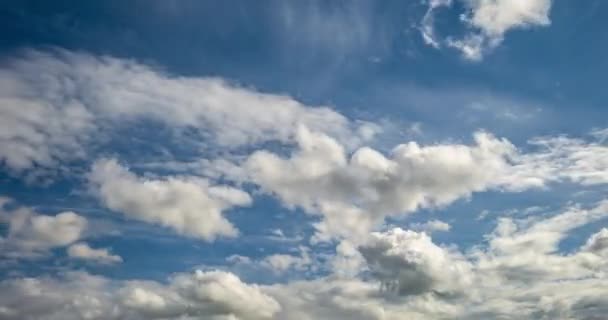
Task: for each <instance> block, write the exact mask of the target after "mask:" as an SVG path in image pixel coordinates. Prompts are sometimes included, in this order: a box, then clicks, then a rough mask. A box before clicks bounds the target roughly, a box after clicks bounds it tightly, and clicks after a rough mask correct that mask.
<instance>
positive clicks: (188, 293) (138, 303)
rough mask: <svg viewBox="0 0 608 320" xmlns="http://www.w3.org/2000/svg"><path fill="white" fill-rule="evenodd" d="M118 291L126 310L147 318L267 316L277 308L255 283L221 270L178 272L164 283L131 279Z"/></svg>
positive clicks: (272, 313)
mask: <svg viewBox="0 0 608 320" xmlns="http://www.w3.org/2000/svg"><path fill="white" fill-rule="evenodd" d="M121 292H122V293H121V295H122V297H123V298H124V301H125V304H126V306H127V307H128V309H129V310H132V311H135V312H136V313H137V314H139V315H141V316H144V317H146V318H147V319H159V318H179V317H184V316H186V317H205V316H219V315H233V316H235V317H237V319H270V318H271V317H272V316H273V315H274V314H276V313H277V312H278V311H279V310H280V308H281V307H280V305H279V304H278V303H277V302H276V301H275V300H274V299H273V298H271V297H269V296H268V295H266V294H264V293H263V292H262V291H261V290H260V288H259V287H258V286H256V285H247V284H245V283H243V282H241V280H240V279H239V278H238V277H237V276H235V275H233V274H231V273H227V272H222V271H208V272H203V271H200V270H199V271H196V272H195V273H194V274H180V275H177V276H176V277H174V278H173V279H172V280H171V282H170V283H169V285H168V286H162V285H159V284H158V283H151V282H131V283H129V284H128V285H127V286H125V287H124V288H122V289H121Z"/></svg>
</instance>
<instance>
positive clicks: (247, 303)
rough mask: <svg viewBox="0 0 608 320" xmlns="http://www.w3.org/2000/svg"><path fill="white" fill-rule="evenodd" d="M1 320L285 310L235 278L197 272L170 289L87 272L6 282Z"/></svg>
mask: <svg viewBox="0 0 608 320" xmlns="http://www.w3.org/2000/svg"><path fill="white" fill-rule="evenodd" d="M0 289H1V290H0V301H1V302H0V318H2V319H7V320H13V319H15V320H16V319H43V318H44V319H49V320H60V319H61V320H71V319H74V320H76V319H87V320H111V319H130V320H140V319H141V320H143V319H200V318H204V319H218V320H219V319H252V320H260V319H270V318H272V316H273V315H274V314H276V313H277V312H278V311H279V310H280V305H279V304H278V303H277V302H276V301H275V300H274V299H273V298H271V297H270V296H268V295H266V294H264V293H263V292H262V291H261V289H260V288H259V287H258V286H256V285H248V284H245V283H243V282H241V281H240V279H239V278H238V277H236V276H235V275H233V274H230V273H226V272H221V271H208V272H203V271H196V272H194V273H192V274H178V275H176V276H175V277H173V278H172V279H170V280H169V283H168V284H161V283H159V282H154V281H123V282H121V281H112V280H109V279H106V278H103V277H98V276H93V275H90V274H87V273H82V272H68V273H65V274H62V275H60V276H59V277H39V278H18V279H5V280H3V281H1V282H0Z"/></svg>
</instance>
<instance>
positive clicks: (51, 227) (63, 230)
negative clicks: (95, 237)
mask: <svg viewBox="0 0 608 320" xmlns="http://www.w3.org/2000/svg"><path fill="white" fill-rule="evenodd" d="M9 202H10V200H9V199H6V198H4V201H1V202H0V221H2V222H6V223H8V231H7V234H6V236H5V237H4V238H0V240H1V241H0V244H1V245H2V247H3V251H4V253H5V254H8V255H10V256H17V257H26V256H30V255H38V254H44V253H46V252H47V251H48V250H50V249H52V248H56V247H64V246H67V245H70V244H71V243H74V242H76V241H77V240H79V239H80V238H81V237H82V235H83V232H84V231H85V229H86V227H87V219H86V218H84V217H82V216H80V215H78V214H76V213H74V212H71V211H66V212H60V213H58V214H56V215H54V216H51V215H41V214H38V213H36V212H34V211H33V210H32V209H30V208H27V207H18V208H16V209H12V210H7V209H5V207H4V205H6V204H7V203H9Z"/></svg>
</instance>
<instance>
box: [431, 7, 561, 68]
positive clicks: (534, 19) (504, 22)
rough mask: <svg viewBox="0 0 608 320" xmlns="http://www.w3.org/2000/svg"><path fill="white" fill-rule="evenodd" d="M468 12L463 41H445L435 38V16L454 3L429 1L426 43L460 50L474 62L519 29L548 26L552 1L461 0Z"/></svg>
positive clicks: (463, 18)
mask: <svg viewBox="0 0 608 320" xmlns="http://www.w3.org/2000/svg"><path fill="white" fill-rule="evenodd" d="M462 2H463V4H464V5H465V7H466V8H467V12H466V13H465V14H463V15H462V16H461V21H462V22H463V23H464V24H465V25H466V26H467V27H468V28H469V29H470V31H469V32H468V33H467V34H465V35H464V36H463V37H462V38H459V39H453V38H447V39H443V38H440V37H439V36H437V35H436V32H435V29H434V13H435V11H436V10H437V9H438V8H440V7H449V6H451V5H452V1H429V9H428V11H427V12H426V14H425V16H424V17H423V19H422V22H421V27H420V31H421V34H422V37H423V40H424V41H425V43H426V44H428V45H431V46H433V47H435V48H440V47H441V46H443V45H446V46H449V47H453V48H456V49H458V50H459V51H461V53H462V55H463V56H464V57H465V58H467V59H471V60H481V59H482V58H483V55H484V54H485V53H486V52H487V51H489V50H491V49H493V48H495V47H496V46H498V45H499V44H500V43H501V42H502V41H503V39H504V35H505V34H506V33H507V32H508V31H510V30H512V29H518V28H528V27H536V26H547V25H549V24H550V23H551V21H550V19H549V13H550V10H551V4H552V1H551V0H462Z"/></svg>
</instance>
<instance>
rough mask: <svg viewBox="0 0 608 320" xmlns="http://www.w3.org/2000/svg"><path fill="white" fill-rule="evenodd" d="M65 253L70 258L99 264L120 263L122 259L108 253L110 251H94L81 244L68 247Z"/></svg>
mask: <svg viewBox="0 0 608 320" xmlns="http://www.w3.org/2000/svg"><path fill="white" fill-rule="evenodd" d="M67 253H68V256H69V257H71V258H75V259H81V260H86V261H94V262H98V263H101V264H113V263H118V262H122V258H121V257H120V256H118V255H114V254H112V253H110V250H108V249H107V248H99V249H95V248H91V247H90V246H89V245H88V244H86V243H83V242H80V243H75V244H73V245H71V246H69V247H68V249H67Z"/></svg>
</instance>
